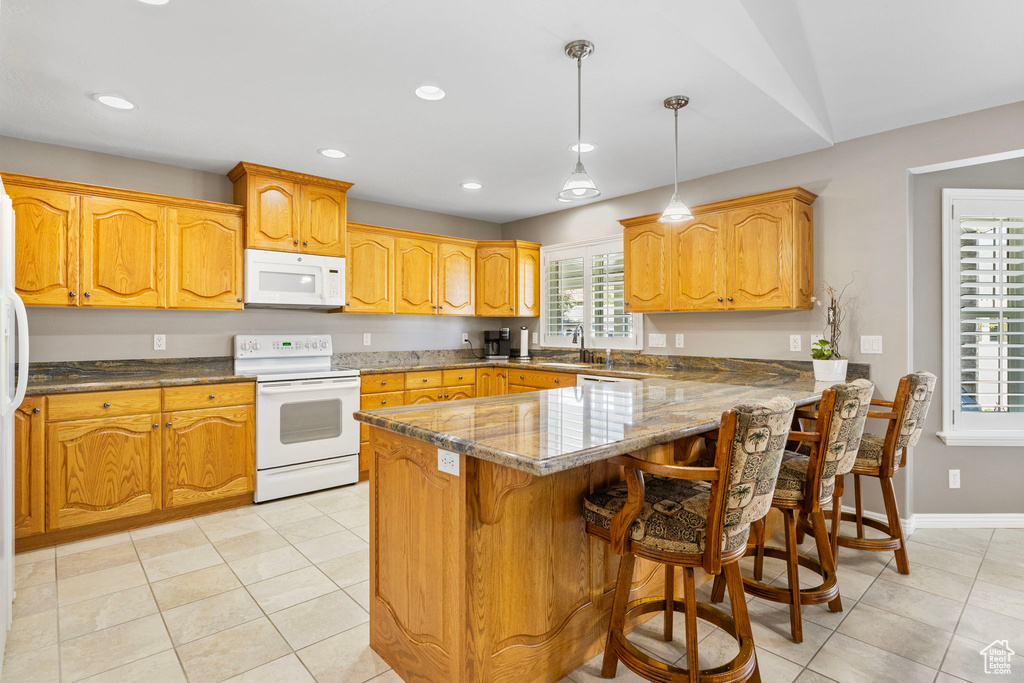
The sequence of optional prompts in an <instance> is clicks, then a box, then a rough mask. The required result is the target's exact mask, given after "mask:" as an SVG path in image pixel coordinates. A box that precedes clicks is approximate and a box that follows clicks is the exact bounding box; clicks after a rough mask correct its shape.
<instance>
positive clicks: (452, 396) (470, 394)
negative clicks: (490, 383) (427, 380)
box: [444, 385, 476, 401]
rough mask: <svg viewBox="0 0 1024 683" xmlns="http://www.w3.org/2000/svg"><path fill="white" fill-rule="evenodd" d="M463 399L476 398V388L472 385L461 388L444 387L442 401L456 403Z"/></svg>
mask: <svg viewBox="0 0 1024 683" xmlns="http://www.w3.org/2000/svg"><path fill="white" fill-rule="evenodd" d="M463 398H476V387H474V386H472V385H469V386H461V387H445V390H444V400H446V401H458V400H460V399H463Z"/></svg>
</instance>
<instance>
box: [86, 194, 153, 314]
mask: <svg viewBox="0 0 1024 683" xmlns="http://www.w3.org/2000/svg"><path fill="white" fill-rule="evenodd" d="M165 235H166V209H165V207H163V206H160V205H157V204H150V203H147V202H136V201H129V200H123V199H106V198H97V197H85V198H84V199H83V201H82V262H81V263H82V266H81V286H82V293H81V296H82V305H83V306H115V307H119V306H128V307H134V308H162V307H163V306H164V305H165V303H166V291H165V286H164V268H165V265H166V263H165V261H166V258H165V257H166V245H165V239H164V238H165Z"/></svg>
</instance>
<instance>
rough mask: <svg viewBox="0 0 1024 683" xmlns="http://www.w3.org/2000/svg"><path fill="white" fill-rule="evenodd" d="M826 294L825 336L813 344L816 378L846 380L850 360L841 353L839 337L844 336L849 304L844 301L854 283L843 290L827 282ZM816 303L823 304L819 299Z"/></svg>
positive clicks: (812, 353)
mask: <svg viewBox="0 0 1024 683" xmlns="http://www.w3.org/2000/svg"><path fill="white" fill-rule="evenodd" d="M823 284H824V289H825V294H827V295H828V299H829V302H828V306H826V307H825V332H824V334H823V336H824V337H828V339H819V340H818V341H817V342H815V343H814V344H812V345H811V359H812V361H813V363H814V379H815V380H817V381H818V382H845V381H846V366H847V364H848V361H847V360H846V359H845V358H843V356H842V355H841V354H840V353H839V338H840V337H841V336H842V334H843V331H842V324H843V320H844V319H845V318H846V307H847V304H846V303H844V302H843V295H845V294H846V288H847V287H849V286H850V285H851V284H853V280H850V282H849V283H847V285H846V287H843V288H842V290H837V289H836V288H835V287H833V286H832V285H830V284H829V283H827V282H825V283H823ZM815 303H816V304H817V305H819V306H821V305H823V304H822V302H821V301H820V300H818V299H815Z"/></svg>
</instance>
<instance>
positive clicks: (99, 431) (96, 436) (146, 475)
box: [46, 413, 161, 530]
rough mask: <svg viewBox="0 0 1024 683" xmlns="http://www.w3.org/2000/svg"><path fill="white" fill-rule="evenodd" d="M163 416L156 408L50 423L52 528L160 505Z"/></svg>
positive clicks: (49, 515)
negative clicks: (152, 411)
mask: <svg viewBox="0 0 1024 683" xmlns="http://www.w3.org/2000/svg"><path fill="white" fill-rule="evenodd" d="M159 422H160V414H159V413H154V414H152V415H132V416H128V417H112V418H106V419H101V420H74V421H70V422H53V423H49V424H47V425H46V462H47V466H46V504H47V528H48V529H49V530H53V529H68V528H71V527H77V526H82V525H84V524H93V523H95V522H106V521H109V520H113V519H121V518H124V517H131V516H134V515H139V514H143V513H146V512H152V511H153V510H158V509H160V431H161V430H160V429H159ZM154 425H157V427H154Z"/></svg>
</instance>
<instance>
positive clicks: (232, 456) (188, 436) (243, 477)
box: [163, 405, 256, 507]
mask: <svg viewBox="0 0 1024 683" xmlns="http://www.w3.org/2000/svg"><path fill="white" fill-rule="evenodd" d="M163 419H164V426H165V429H164V450H163V455H164V459H163V472H164V476H163V481H164V507H181V506H183V505H192V504H194V503H202V502H206V501H210V500H218V499H221V498H228V497H231V496H235V495H238V494H242V493H246V492H249V491H252V490H253V487H254V485H255V476H256V474H255V462H256V460H255V450H254V443H255V429H256V426H255V425H256V420H255V419H256V413H255V409H254V408H253V406H251V405H248V406H233V407H229V408H206V409H201V410H181V411H176V412H172V413H164V415H163Z"/></svg>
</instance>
